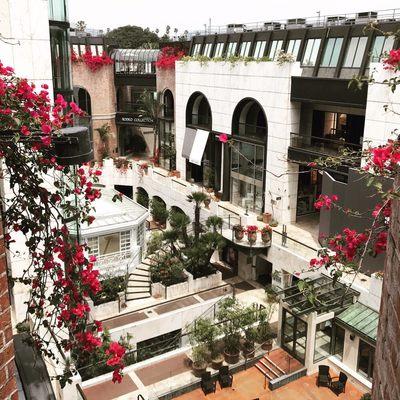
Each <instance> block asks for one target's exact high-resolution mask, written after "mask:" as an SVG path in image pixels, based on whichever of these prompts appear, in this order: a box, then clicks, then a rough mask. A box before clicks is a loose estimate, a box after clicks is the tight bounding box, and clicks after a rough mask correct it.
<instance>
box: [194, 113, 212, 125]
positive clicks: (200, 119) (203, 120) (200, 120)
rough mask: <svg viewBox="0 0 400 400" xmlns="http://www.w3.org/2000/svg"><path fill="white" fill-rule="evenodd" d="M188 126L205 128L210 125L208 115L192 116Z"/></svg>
mask: <svg viewBox="0 0 400 400" xmlns="http://www.w3.org/2000/svg"><path fill="white" fill-rule="evenodd" d="M190 125H196V126H200V127H204V128H207V127H209V126H210V125H211V118H210V117H209V116H208V115H202V114H192V119H191V122H190Z"/></svg>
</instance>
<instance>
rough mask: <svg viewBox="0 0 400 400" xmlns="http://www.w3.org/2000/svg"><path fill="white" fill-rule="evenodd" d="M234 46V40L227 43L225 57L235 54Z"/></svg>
mask: <svg viewBox="0 0 400 400" xmlns="http://www.w3.org/2000/svg"><path fill="white" fill-rule="evenodd" d="M236 46H237V43H236V42H233V43H229V45H228V51H227V52H226V56H227V57H230V56H233V55H235V52H236Z"/></svg>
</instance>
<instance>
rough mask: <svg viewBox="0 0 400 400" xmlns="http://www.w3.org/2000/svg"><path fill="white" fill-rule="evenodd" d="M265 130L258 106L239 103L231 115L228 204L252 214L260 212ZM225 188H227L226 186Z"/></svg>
mask: <svg viewBox="0 0 400 400" xmlns="http://www.w3.org/2000/svg"><path fill="white" fill-rule="evenodd" d="M267 134H268V126H267V118H266V116H265V113H264V110H263V109H262V107H261V105H260V104H259V103H258V102H257V101H256V100H254V99H251V98H246V99H243V100H242V101H240V103H239V104H238V105H237V106H236V108H235V111H234V112H233V117H232V135H233V138H234V142H233V144H232V146H231V154H230V166H228V165H225V167H227V168H229V170H230V201H231V202H232V203H233V204H235V205H238V206H240V207H242V208H246V209H248V210H250V211H252V212H256V213H260V214H261V213H262V212H263V210H264V186H265V185H264V181H265V165H266V153H267V152H266V150H267V149H266V147H267V136H268V135H267ZM226 186H227V185H226Z"/></svg>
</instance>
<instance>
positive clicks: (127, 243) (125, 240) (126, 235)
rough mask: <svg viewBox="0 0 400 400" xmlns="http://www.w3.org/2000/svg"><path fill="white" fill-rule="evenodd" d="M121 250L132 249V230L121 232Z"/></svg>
mask: <svg viewBox="0 0 400 400" xmlns="http://www.w3.org/2000/svg"><path fill="white" fill-rule="evenodd" d="M120 240H121V251H129V250H130V249H131V231H124V232H121V237H120Z"/></svg>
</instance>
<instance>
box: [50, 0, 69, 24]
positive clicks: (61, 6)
mask: <svg viewBox="0 0 400 400" xmlns="http://www.w3.org/2000/svg"><path fill="white" fill-rule="evenodd" d="M49 20H51V21H64V22H65V21H67V20H68V16H67V8H66V6H65V0H50V1H49Z"/></svg>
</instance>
